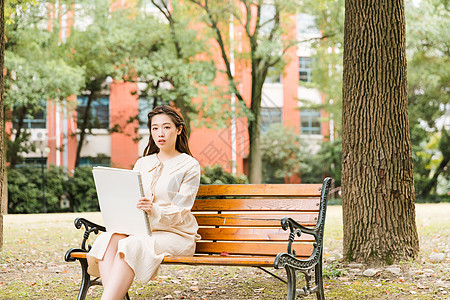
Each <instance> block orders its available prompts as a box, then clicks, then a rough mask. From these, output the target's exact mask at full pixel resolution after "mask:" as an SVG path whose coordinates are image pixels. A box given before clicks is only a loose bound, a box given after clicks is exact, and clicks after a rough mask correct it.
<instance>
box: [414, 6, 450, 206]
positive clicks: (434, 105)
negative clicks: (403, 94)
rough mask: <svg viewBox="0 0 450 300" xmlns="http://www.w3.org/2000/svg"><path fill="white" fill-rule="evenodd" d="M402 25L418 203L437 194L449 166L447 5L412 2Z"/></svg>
mask: <svg viewBox="0 0 450 300" xmlns="http://www.w3.org/2000/svg"><path fill="white" fill-rule="evenodd" d="M406 20H407V23H406V24H407V26H406V30H407V35H406V37H407V39H406V42H407V50H408V51H407V55H408V102H409V120H410V125H411V141H412V145H413V157H414V180H415V183H416V194H417V195H418V197H421V198H423V199H427V198H429V195H430V194H431V193H432V192H433V191H434V190H436V186H437V183H438V179H439V177H440V176H441V175H444V174H445V169H446V166H448V165H449V161H450V151H449V150H448V149H450V141H449V139H448V136H449V134H450V131H449V128H448V127H447V128H446V127H445V126H443V125H442V117H443V115H445V114H446V113H447V112H448V109H449V105H450V97H449V92H450V91H449V89H448V83H449V81H450V61H449V60H450V49H449V45H450V36H449V35H448V28H449V26H450V9H449V5H448V1H447V0H423V1H420V2H418V3H414V2H410V3H408V5H407V7H406ZM444 125H445V124H444ZM440 131H441V132H440ZM436 139H437V142H434V140H436ZM447 174H448V173H447Z"/></svg>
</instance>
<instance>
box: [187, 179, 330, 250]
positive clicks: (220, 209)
mask: <svg viewBox="0 0 450 300" xmlns="http://www.w3.org/2000/svg"><path fill="white" fill-rule="evenodd" d="M321 189H322V184H245V185H240V184H236V185H201V186H200V188H199V191H198V193H197V199H196V201H195V203H194V207H193V208H192V212H193V213H194V215H195V216H196V218H197V222H198V224H199V226H200V229H199V234H200V235H201V236H202V239H201V241H199V242H197V248H196V253H197V254H220V253H223V254H225V255H226V254H230V255H245V254H247V255H248V254H251V255H268V256H274V255H276V254H278V253H280V252H285V251H286V245H287V241H288V231H284V230H283V229H282V228H281V219H282V218H283V217H291V218H292V219H294V220H296V221H297V222H298V223H300V224H302V225H304V226H315V225H316V223H317V221H318V213H319V209H320V196H321ZM299 240H300V241H301V242H300V243H297V244H294V249H295V250H296V251H297V256H300V257H308V256H310V255H311V253H312V251H313V245H312V243H313V242H314V237H313V236H311V235H308V234H304V235H302V236H301V237H300V238H299Z"/></svg>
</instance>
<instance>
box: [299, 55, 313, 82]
mask: <svg viewBox="0 0 450 300" xmlns="http://www.w3.org/2000/svg"><path fill="white" fill-rule="evenodd" d="M298 63H299V66H298V72H299V77H300V81H303V82H311V57H307V56H300V57H299V58H298Z"/></svg>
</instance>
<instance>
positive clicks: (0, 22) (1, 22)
mask: <svg viewBox="0 0 450 300" xmlns="http://www.w3.org/2000/svg"><path fill="white" fill-rule="evenodd" d="M4 64H5V1H4V0H0V71H1V72H0V170H1V172H0V199H1V201H0V251H1V250H2V248H3V213H4V210H5V209H6V192H5V183H6V176H5V155H4V152H5V130H4V113H5V112H4V106H3V67H4Z"/></svg>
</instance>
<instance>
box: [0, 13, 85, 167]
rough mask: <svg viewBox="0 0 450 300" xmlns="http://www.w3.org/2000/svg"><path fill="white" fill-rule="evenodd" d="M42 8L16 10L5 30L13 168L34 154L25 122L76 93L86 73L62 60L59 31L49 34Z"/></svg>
mask: <svg viewBox="0 0 450 300" xmlns="http://www.w3.org/2000/svg"><path fill="white" fill-rule="evenodd" d="M46 20H48V18H47V16H46V15H45V14H44V15H42V12H40V7H37V6H30V7H25V8H22V7H21V6H20V5H18V6H17V7H16V14H14V15H13V16H12V17H11V21H12V22H11V23H10V24H9V25H8V26H7V28H6V37H7V43H6V51H5V56H6V62H5V68H6V76H5V103H4V105H5V108H6V110H7V111H11V114H10V119H11V120H10V121H13V125H14V132H13V134H14V137H11V139H10V140H8V141H7V142H8V150H7V151H8V159H9V162H10V167H11V168H14V167H15V166H16V164H17V163H19V162H20V160H21V155H20V153H22V152H25V153H26V152H29V151H30V150H34V147H35V145H34V144H33V143H30V141H29V133H28V132H27V128H26V127H25V124H24V120H25V119H26V118H32V117H33V115H35V114H36V113H38V112H42V111H44V110H45V108H46V106H45V103H46V101H47V100H52V101H55V102H61V101H62V100H63V99H65V98H66V97H68V96H70V95H72V94H74V93H76V92H77V91H78V90H79V88H80V85H81V78H82V75H81V74H82V73H83V71H82V70H81V69H80V68H79V67H76V66H74V67H70V66H68V65H67V64H66V63H65V62H64V61H63V59H62V58H61V57H62V56H63V55H64V53H62V52H61V48H62V47H61V44H60V42H59V31H57V30H56V31H49V30H47V29H46V28H43V26H42V23H44V24H45V21H46Z"/></svg>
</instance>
